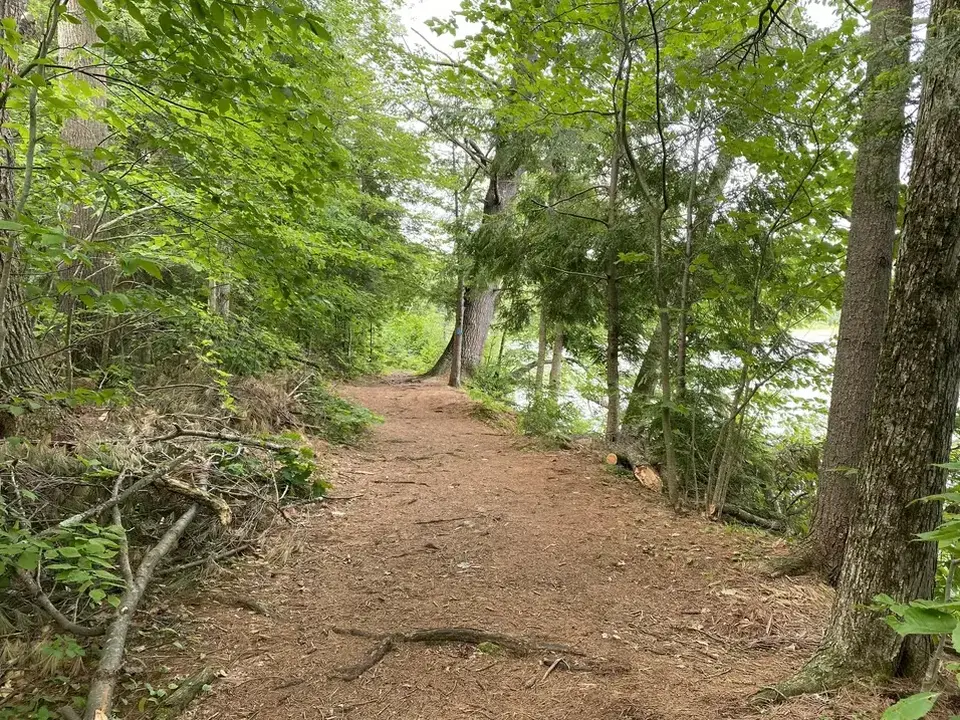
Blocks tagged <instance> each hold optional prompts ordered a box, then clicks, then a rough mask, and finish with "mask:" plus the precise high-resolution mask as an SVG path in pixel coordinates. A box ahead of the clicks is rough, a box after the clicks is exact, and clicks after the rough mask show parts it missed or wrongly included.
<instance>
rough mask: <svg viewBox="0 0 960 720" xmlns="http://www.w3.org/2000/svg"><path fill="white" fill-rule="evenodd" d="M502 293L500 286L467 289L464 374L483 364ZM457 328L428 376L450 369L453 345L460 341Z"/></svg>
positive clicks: (466, 375)
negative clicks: (484, 350)
mask: <svg viewBox="0 0 960 720" xmlns="http://www.w3.org/2000/svg"><path fill="white" fill-rule="evenodd" d="M499 294H500V290H499V288H496V287H490V288H483V289H477V288H467V289H466V290H465V291H464V299H463V323H462V330H463V334H462V335H461V337H460V344H461V352H460V377H461V378H464V377H470V376H471V375H472V374H473V373H474V372H475V371H476V369H477V368H478V367H480V362H481V361H482V360H483V348H484V346H485V345H486V343H487V335H488V334H489V332H490V325H491V324H492V323H493V316H494V313H495V311H496V307H497V297H498V296H499ZM456 332H457V331H456V328H454V331H453V333H451V335H450V339H449V340H448V341H447V346H446V347H445V348H444V349H443V352H442V353H441V354H440V357H439V358H437V361H436V362H435V363H434V364H433V367H432V368H430V369H429V370H427V372H425V373H424V376H425V377H437V376H438V375H445V374H447V373H449V372H450V368H451V360H452V358H453V348H454V344H455V343H456V342H457V339H456Z"/></svg>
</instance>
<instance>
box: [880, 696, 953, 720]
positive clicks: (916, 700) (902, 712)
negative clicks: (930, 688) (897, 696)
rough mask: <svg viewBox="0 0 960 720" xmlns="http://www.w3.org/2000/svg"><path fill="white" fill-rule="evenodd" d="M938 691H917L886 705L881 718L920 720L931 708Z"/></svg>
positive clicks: (886, 719)
mask: <svg viewBox="0 0 960 720" xmlns="http://www.w3.org/2000/svg"><path fill="white" fill-rule="evenodd" d="M938 697H940V693H930V692H928V693H917V694H916V695H911V696H910V697H908V698H904V699H903V700H901V701H900V702H898V703H896V704H895V705H891V706H890V707H888V708H887V709H886V710H885V711H884V713H883V718H882V720H920V718H922V717H924V716H925V715H926V714H927V713H928V712H930V711H931V710H932V709H933V706H934V705H935V704H936V702H937V698H938Z"/></svg>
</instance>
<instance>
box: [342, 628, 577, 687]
mask: <svg viewBox="0 0 960 720" xmlns="http://www.w3.org/2000/svg"><path fill="white" fill-rule="evenodd" d="M330 629H331V630H332V631H333V632H335V633H337V634H338V635H353V636H355V637H363V638H370V639H373V640H378V641H379V642H378V643H377V644H376V645H375V646H374V647H373V648H372V649H371V650H370V652H368V653H367V656H366V657H365V658H364V659H363V660H362V661H361V662H359V663H357V664H356V665H348V666H345V667H341V668H337V669H335V670H334V671H332V672H331V673H330V677H331V678H338V679H340V680H348V681H349V680H356V679H357V678H359V677H360V676H361V675H363V674H364V673H365V672H367V670H369V669H370V668H372V667H373V666H374V665H376V664H377V663H379V662H380V661H381V660H383V658H385V657H386V656H387V654H388V653H390V651H391V650H393V649H394V648H396V647H397V645H399V644H401V643H441V642H459V643H467V644H469V645H480V644H482V643H490V644H491V645H497V646H499V647H501V648H503V649H504V650H508V651H510V652H512V653H514V654H516V655H534V654H539V653H542V652H548V653H556V654H560V655H572V656H576V657H585V656H586V653H584V652H583V651H581V650H577V649H576V648H573V647H570V646H568V645H563V644H561V643H555V642H548V641H544V640H537V639H532V638H525V637H516V636H512V635H503V634H501V633H497V632H489V631H487V630H478V629H477V628H467V627H449V628H431V629H428V630H411V631H409V632H395V633H386V634H384V633H374V632H369V631H367V630H357V629H353V628H338V627H332V628H330Z"/></svg>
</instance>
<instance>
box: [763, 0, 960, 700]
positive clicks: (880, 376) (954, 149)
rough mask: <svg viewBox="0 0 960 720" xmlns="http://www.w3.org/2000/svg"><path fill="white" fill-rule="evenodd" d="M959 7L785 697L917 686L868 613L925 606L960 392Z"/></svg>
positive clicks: (956, 4)
mask: <svg viewBox="0 0 960 720" xmlns="http://www.w3.org/2000/svg"><path fill="white" fill-rule="evenodd" d="M958 36H960V0H935V2H934V4H933V8H932V12H931V24H930V30H929V33H928V41H927V58H928V60H929V62H928V63H927V64H926V68H927V73H926V75H925V78H924V87H923V92H922V95H921V100H920V115H919V121H918V125H917V136H916V137H917V139H916V147H915V150H914V156H913V168H912V173H911V178H910V191H909V199H908V202H907V210H906V218H905V223H904V232H903V238H902V240H901V243H900V251H899V256H898V261H897V274H896V279H895V281H894V285H893V293H892V297H891V301H890V311H889V315H888V321H887V327H886V331H885V333H884V339H883V345H882V352H881V355H880V363H879V367H878V372H877V385H876V392H875V395H874V407H873V413H872V415H871V420H870V424H869V428H868V433H869V438H870V442H869V445H868V451H867V452H866V453H865V454H864V456H863V465H862V469H861V472H860V474H859V476H858V480H857V485H858V501H857V512H856V513H855V515H854V517H853V520H852V523H851V526H850V531H849V538H848V541H847V546H846V550H845V553H844V559H843V564H842V567H841V571H840V578H839V582H838V584H837V595H836V600H835V602H834V606H833V612H832V613H831V617H830V621H829V624H828V627H827V631H826V634H825V636H824V639H823V642H822V644H821V647H820V649H819V651H818V652H817V654H816V655H815V656H814V658H813V659H812V660H811V661H810V662H809V663H808V664H807V666H806V667H805V668H804V669H803V670H802V671H801V672H800V674H799V675H798V676H797V677H795V678H793V679H792V680H791V681H788V682H787V683H785V684H784V685H782V686H781V687H780V688H778V691H779V693H780V694H796V693H797V692H806V691H808V690H813V689H821V688H823V687H830V686H833V685H837V684H839V683H841V682H844V681H845V680H847V679H849V678H850V677H852V676H872V677H877V676H884V675H889V674H891V673H904V674H910V675H922V673H923V666H924V660H925V658H923V657H918V656H917V653H916V650H917V649H918V648H919V649H920V650H923V649H924V648H925V647H926V648H928V647H929V645H928V644H924V643H919V644H907V643H904V642H903V641H902V640H901V638H900V637H899V636H897V635H896V633H894V632H893V630H891V629H890V628H889V627H888V626H887V625H886V623H885V622H884V621H883V620H882V619H881V618H880V617H879V616H878V615H877V614H876V613H874V612H871V611H870V610H869V609H868V608H867V606H868V605H869V604H870V603H871V601H872V599H873V598H874V596H876V595H877V594H878V593H887V594H889V595H891V596H892V597H893V598H895V599H897V600H901V601H903V600H908V599H915V598H926V597H929V596H930V594H931V592H932V589H933V581H934V573H935V569H936V551H937V548H936V545H935V543H920V542H916V541H915V540H914V538H915V537H916V534H917V533H919V532H924V531H928V530H931V529H933V528H934V527H935V526H936V525H937V524H938V523H939V521H940V517H941V507H940V504H939V503H932V502H919V503H918V502H913V501H915V500H917V499H918V498H922V497H925V496H927V495H931V494H935V493H939V492H941V491H942V490H943V487H944V484H945V471H944V470H942V469H940V468H938V467H936V463H942V462H944V461H945V460H946V459H947V458H948V455H949V451H950V439H951V433H952V431H953V425H954V419H955V417H956V409H957V387H958V383H960V322H958V318H960V133H958V132H957V128H958V127H960V45H958V43H957V39H958Z"/></svg>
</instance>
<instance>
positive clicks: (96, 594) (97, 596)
mask: <svg viewBox="0 0 960 720" xmlns="http://www.w3.org/2000/svg"><path fill="white" fill-rule="evenodd" d="M106 597H107V593H105V592H104V591H103V590H101V589H100V588H94V589H93V590H91V591H90V599H91V600H93V601H94V602H95V603H97V604H99V603H102V602H103V600H104V598H106Z"/></svg>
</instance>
